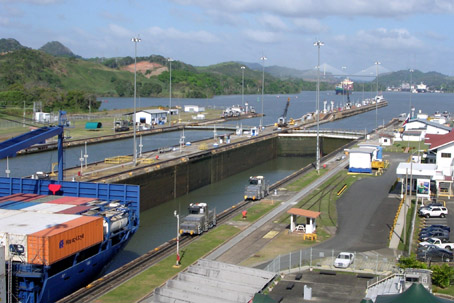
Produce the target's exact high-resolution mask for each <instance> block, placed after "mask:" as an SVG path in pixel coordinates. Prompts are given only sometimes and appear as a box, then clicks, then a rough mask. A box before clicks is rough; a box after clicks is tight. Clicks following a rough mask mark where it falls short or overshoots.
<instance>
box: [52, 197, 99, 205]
mask: <svg viewBox="0 0 454 303" xmlns="http://www.w3.org/2000/svg"><path fill="white" fill-rule="evenodd" d="M95 200H97V199H96V198H78V197H61V198H60V199H57V200H53V201H49V203H55V204H71V205H81V204H86V203H88V202H91V201H95Z"/></svg>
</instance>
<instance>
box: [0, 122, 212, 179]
mask: <svg viewBox="0 0 454 303" xmlns="http://www.w3.org/2000/svg"><path fill="white" fill-rule="evenodd" d="M181 135H182V131H177V132H169V133H162V134H156V135H152V136H143V137H142V144H143V152H145V151H149V150H155V149H158V148H160V147H168V146H178V142H179V140H180V136H181ZM184 135H185V137H186V142H188V141H195V140H200V139H206V138H210V137H212V136H213V132H212V131H195V130H185V132H184ZM137 142H139V138H137ZM137 144H139V143H137ZM84 149H85V147H84V146H75V147H69V148H66V149H65V151H64V153H65V154H64V158H65V160H64V161H65V167H74V166H80V160H79V158H80V153H81V151H82V153H84V152H85V151H84ZM137 150H139V149H137ZM132 153H133V138H126V139H121V140H117V141H109V142H102V143H97V144H90V145H87V154H88V162H89V163H93V162H98V161H103V160H104V159H105V158H108V157H113V156H119V155H131V154H132ZM57 159H58V157H57V150H53V151H47V152H42V153H37V154H30V155H25V156H18V157H14V158H10V159H9V168H10V170H11V174H10V176H11V177H24V176H30V175H32V174H34V173H36V172H37V171H44V172H50V171H51V170H52V163H53V162H57ZM5 169H6V159H2V160H1V161H0V172H2V173H4V172H5ZM55 169H56V168H55Z"/></svg>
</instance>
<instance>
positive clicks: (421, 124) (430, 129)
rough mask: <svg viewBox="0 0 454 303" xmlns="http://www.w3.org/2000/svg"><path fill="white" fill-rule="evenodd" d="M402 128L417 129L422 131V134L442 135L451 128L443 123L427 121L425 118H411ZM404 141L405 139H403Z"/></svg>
mask: <svg viewBox="0 0 454 303" xmlns="http://www.w3.org/2000/svg"><path fill="white" fill-rule="evenodd" d="M404 130H405V131H409V130H419V131H424V134H425V135H426V134H438V135H444V134H447V133H449V132H450V131H451V128H450V127H448V126H445V125H443V124H439V123H436V122H432V121H428V120H425V119H412V120H410V121H408V122H407V123H406V124H405V125H404ZM404 141H405V140H404Z"/></svg>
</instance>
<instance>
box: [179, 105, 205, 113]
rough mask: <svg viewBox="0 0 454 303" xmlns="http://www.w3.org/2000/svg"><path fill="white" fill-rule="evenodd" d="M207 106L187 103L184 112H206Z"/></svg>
mask: <svg viewBox="0 0 454 303" xmlns="http://www.w3.org/2000/svg"><path fill="white" fill-rule="evenodd" d="M204 111H205V107H203V106H198V105H185V106H184V112H185V113H200V112H204Z"/></svg>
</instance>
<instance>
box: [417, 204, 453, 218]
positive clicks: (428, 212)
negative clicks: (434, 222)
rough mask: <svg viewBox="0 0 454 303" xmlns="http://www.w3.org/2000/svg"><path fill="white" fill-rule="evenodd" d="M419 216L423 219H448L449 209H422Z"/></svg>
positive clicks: (435, 207) (431, 207)
mask: <svg viewBox="0 0 454 303" xmlns="http://www.w3.org/2000/svg"><path fill="white" fill-rule="evenodd" d="M419 215H420V216H422V217H426V218H429V217H442V218H444V217H446V216H447V215H448V209H447V208H446V207H442V206H430V207H428V208H422V209H421V210H420V211H419Z"/></svg>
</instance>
